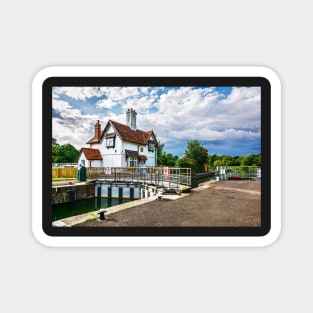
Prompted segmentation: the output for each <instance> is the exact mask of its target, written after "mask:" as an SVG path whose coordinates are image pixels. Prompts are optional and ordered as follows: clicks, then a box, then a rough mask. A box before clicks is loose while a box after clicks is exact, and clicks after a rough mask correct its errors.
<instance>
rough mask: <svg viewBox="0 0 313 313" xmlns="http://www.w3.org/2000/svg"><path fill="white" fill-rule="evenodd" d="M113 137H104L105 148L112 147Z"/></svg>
mask: <svg viewBox="0 0 313 313" xmlns="http://www.w3.org/2000/svg"><path fill="white" fill-rule="evenodd" d="M114 141H115V138H107V139H106V146H107V148H114V144H115V142H114Z"/></svg>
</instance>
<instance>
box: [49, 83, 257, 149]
mask: <svg viewBox="0 0 313 313" xmlns="http://www.w3.org/2000/svg"><path fill="white" fill-rule="evenodd" d="M161 89H162V91H163V92H164V90H165V89H164V88H163V87H159V88H148V87H100V88H98V87H82V88H80V87H79V88H76V87H62V88H56V89H55V92H54V95H55V96H54V100H53V108H54V109H55V110H56V111H57V112H58V116H61V117H62V118H55V119H53V132H55V134H57V135H56V139H57V140H60V143H62V142H64V141H65V140H68V142H70V143H72V144H73V145H75V146H76V147H77V148H80V147H82V146H85V143H86V142H87V141H88V140H89V139H90V138H91V137H92V134H93V127H94V124H95V122H96V121H97V120H98V119H100V122H101V124H102V125H103V126H102V127H104V125H105V123H106V122H107V120H108V119H109V118H110V119H112V120H116V121H118V122H121V123H125V122H126V117H125V111H126V110H127V109H128V108H133V109H135V110H136V111H137V112H138V115H137V127H138V128H140V129H143V130H150V129H153V130H154V132H155V133H156V135H157V136H158V139H159V140H160V141H161V142H162V143H167V142H173V141H174V142H175V141H176V142H180V141H181V140H189V139H199V140H201V141H204V140H205V141H217V140H218V141H223V140H227V141H229V140H237V141H238V140H242V141H245V140H247V141H249V140H255V139H258V138H260V136H261V135H260V128H261V125H260V121H261V95H260V91H261V90H260V88H258V87H250V88H245V87H242V88H239V87H235V88H232V91H231V93H230V94H228V95H227V96H224V95H221V94H219V93H218V89H216V88H212V87H210V88H192V87H181V88H173V89H170V90H169V91H168V92H167V93H163V94H160V90H161ZM61 94H65V95H67V96H69V97H72V98H74V99H76V100H82V101H83V100H86V99H89V98H91V97H99V98H100V97H105V98H103V99H101V100H99V101H98V102H97V103H96V104H95V108H94V110H91V114H88V115H87V114H84V115H83V114H82V112H81V110H79V109H78V108H76V107H74V106H71V105H70V104H69V103H68V102H65V101H61V100H60V98H59V95H61ZM87 105H88V106H89V108H90V106H91V104H90V103H88V104H87ZM102 108H105V109H110V113H109V116H107V117H105V118H101V117H100V116H99V110H100V109H102ZM115 109H118V110H119V111H117V110H115ZM121 109H122V110H123V113H121V111H120V110H121ZM152 109H153V110H152ZM97 110H98V112H97ZM62 144H63V143H62Z"/></svg>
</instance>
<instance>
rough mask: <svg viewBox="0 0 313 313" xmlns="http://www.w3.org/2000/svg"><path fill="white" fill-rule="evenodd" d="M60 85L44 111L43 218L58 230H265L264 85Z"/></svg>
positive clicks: (50, 92)
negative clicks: (47, 138)
mask: <svg viewBox="0 0 313 313" xmlns="http://www.w3.org/2000/svg"><path fill="white" fill-rule="evenodd" d="M62 80H63V82H64V78H59V79H58V78H54V79H53V78H52V80H50V81H49V80H48V84H46V93H45V92H44V93H45V95H46V96H44V99H47V100H48V101H49V104H50V105H47V103H45V105H44V106H43V107H45V108H46V110H49V109H50V110H51V111H50V112H48V114H47V115H46V116H47V119H49V117H50V119H51V122H50V124H51V125H49V126H50V127H51V129H50V133H51V144H50V143H49V144H50V146H48V142H46V147H47V149H44V151H46V152H47V153H49V152H51V156H50V157H49V158H47V159H46V160H50V161H51V163H52V164H50V166H51V167H52V171H51V178H49V177H47V179H46V181H47V180H49V181H50V192H51V181H52V194H51V212H49V210H48V211H47V210H46V208H47V206H44V208H45V210H46V211H45V212H43V215H44V216H46V217H47V221H48V223H51V225H52V229H54V230H56V233H57V232H58V231H61V232H62V233H64V232H67V231H69V232H75V233H78V234H79V233H80V232H83V233H84V234H89V233H90V234H92V233H94V234H97V235H98V234H102V233H103V234H105V235H107V234H114V235H116V234H118V235H124V234H126V235H127V234H132V235H141V234H143V233H144V234H148V235H181V234H188V235H193V234H195V235H203V234H208V235H210V234H221V233H223V234H224V233H225V234H230V235H231V234H236V235H238V234H241V235H247V234H249V235H251V234H258V235H259V234H260V232H261V233H262V232H263V233H266V232H267V228H268V226H269V223H268V219H267V217H268V213H269V212H270V206H268V205H267V206H266V208H264V207H263V208H262V203H263V206H264V203H266V204H268V201H267V202H266V198H268V194H267V190H266V189H264V188H262V180H263V177H262V174H264V173H263V172H264V166H265V172H268V170H269V168H270V163H269V160H268V159H269V153H268V149H265V147H263V149H262V130H263V131H264V129H262V127H261V126H262V116H263V119H266V117H267V116H269V115H268V112H269V110H270V103H268V102H269V101H268V100H269V96H268V94H269V90H268V88H267V87H268V86H267V84H266V83H264V80H262V79H260V78H259V79H256V78H254V79H250V78H246V79H243V78H240V79H239V78H237V80H236V78H232V79H231V80H230V81H227V84H223V79H222V80H221V78H219V79H214V78H203V77H202V78H200V79H194V78H190V77H189V78H188V79H187V78H186V79H182V80H177V78H176V81H178V83H177V84H173V82H175V79H174V80H169V79H168V78H167V79H165V80H163V81H164V82H165V83H164V84H163V85H162V84H161V83H162V80H158V83H157V84H155V83H154V84H153V81H152V79H151V78H149V79H147V78H136V79H135V81H129V78H128V79H125V78H124V79H122V78H121V79H120V80H119V81H120V82H122V83H120V84H117V83H116V82H115V81H114V83H113V84H112V83H110V80H108V79H102V80H101V78H96V79H94V80H93V81H88V80H87V81H86V78H85V79H82V82H81V81H79V84H77V81H78V80H79V78H76V79H74V80H73V79H72V80H71V81H70V82H69V83H68V82H67V81H65V84H63V85H62V84H60V83H62ZM95 80H96V82H98V84H94V85H92V83H94V82H95ZM84 81H85V82H86V84H85V85H84V84H83V82H84ZM224 81H225V79H224ZM101 82H102V83H101ZM138 82H139V83H140V84H139V83H138ZM230 82H231V83H233V84H229V83H230ZM208 83H210V84H208ZM214 83H215V84H214ZM244 83H246V84H244ZM264 125H266V123H264V122H263V126H264ZM267 125H269V124H267ZM268 127H269V126H268ZM268 127H267V128H268ZM264 136H266V135H264ZM263 142H264V140H263ZM269 142H270V141H268V143H269ZM48 149H50V150H48ZM47 176H48V175H47ZM266 177H267V176H266V175H265V179H266ZM261 190H262V193H261ZM262 198H264V199H265V200H264V199H263V201H262ZM45 199H47V198H45ZM50 229H51V228H50ZM60 229H61V230H60ZM68 229H71V230H68Z"/></svg>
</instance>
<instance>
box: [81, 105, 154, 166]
mask: <svg viewBox="0 0 313 313" xmlns="http://www.w3.org/2000/svg"><path fill="white" fill-rule="evenodd" d="M136 116H137V112H136V111H135V110H133V109H128V110H127V112H126V124H121V123H118V122H115V121H112V120H109V121H108V122H107V124H106V126H105V127H104V129H103V130H102V129H101V124H100V122H99V120H98V121H97V123H96V124H95V130H94V136H93V137H92V138H91V139H90V140H89V141H88V142H87V144H89V148H81V150H80V153H79V156H78V164H84V165H85V166H86V167H141V166H156V164H157V151H156V148H157V140H156V137H155V134H154V132H153V130H149V131H143V130H140V129H137V127H136Z"/></svg>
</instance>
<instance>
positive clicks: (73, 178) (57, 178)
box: [52, 177, 77, 181]
mask: <svg viewBox="0 0 313 313" xmlns="http://www.w3.org/2000/svg"><path fill="white" fill-rule="evenodd" d="M76 179H77V178H76V177H54V178H53V177H52V181H62V180H76Z"/></svg>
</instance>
